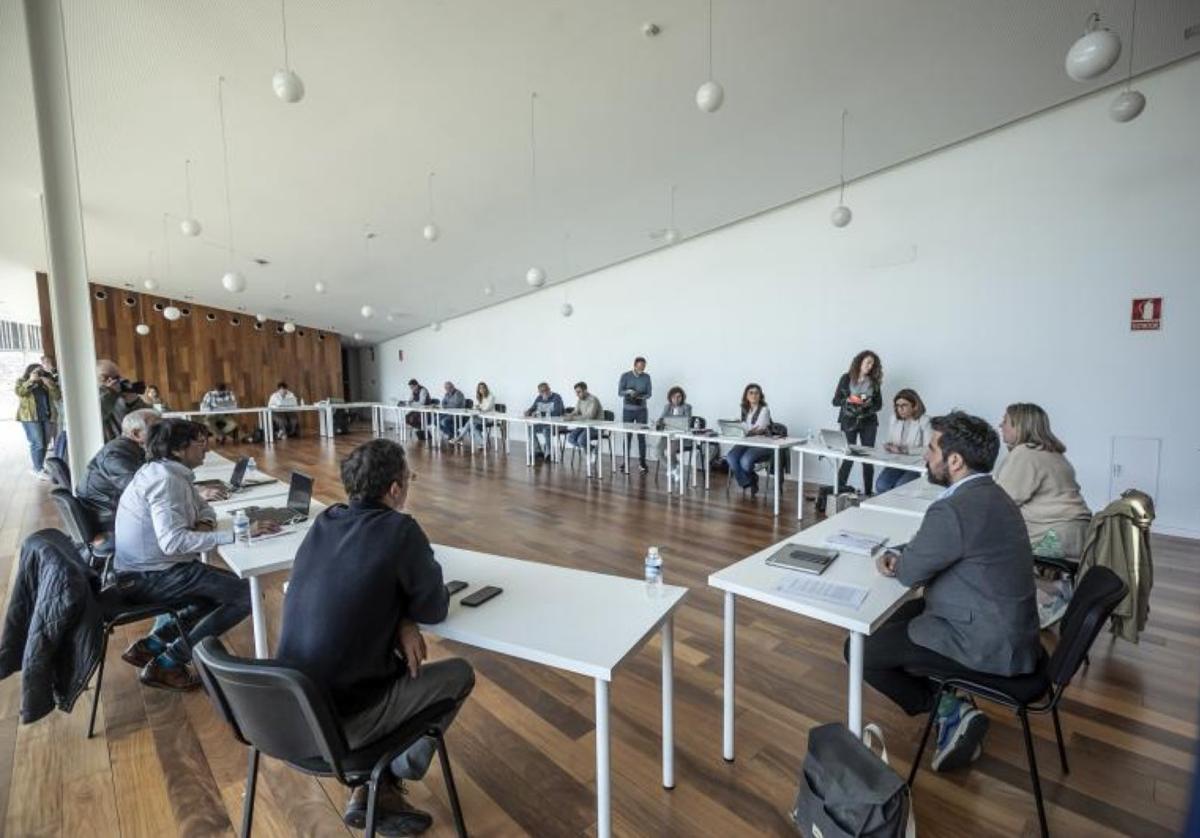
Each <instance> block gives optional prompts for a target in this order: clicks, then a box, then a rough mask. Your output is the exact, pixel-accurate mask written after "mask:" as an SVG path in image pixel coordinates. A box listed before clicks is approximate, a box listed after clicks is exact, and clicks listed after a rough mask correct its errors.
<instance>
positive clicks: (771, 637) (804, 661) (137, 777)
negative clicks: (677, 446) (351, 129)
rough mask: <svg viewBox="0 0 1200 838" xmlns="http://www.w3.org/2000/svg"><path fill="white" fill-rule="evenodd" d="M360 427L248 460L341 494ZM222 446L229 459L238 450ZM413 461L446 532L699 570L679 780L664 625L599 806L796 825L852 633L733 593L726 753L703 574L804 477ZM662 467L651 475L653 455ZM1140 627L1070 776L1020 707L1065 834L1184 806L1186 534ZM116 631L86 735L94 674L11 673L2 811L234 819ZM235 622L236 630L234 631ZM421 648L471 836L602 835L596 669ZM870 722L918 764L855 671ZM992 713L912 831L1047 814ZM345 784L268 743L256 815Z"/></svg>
mask: <svg viewBox="0 0 1200 838" xmlns="http://www.w3.org/2000/svg"><path fill="white" fill-rule="evenodd" d="M364 438H365V437H363V436H362V435H358V436H352V437H350V438H343V439H339V440H338V441H337V443H336V444H333V443H327V442H318V441H316V440H312V439H303V440H288V441H286V442H284V443H282V444H280V445H278V446H276V447H275V449H274V452H273V453H270V452H264V450H263V449H262V448H261V447H257V446H256V447H254V448H253V449H246V450H247V451H248V453H253V454H254V455H256V457H257V458H258V462H259V464H260V467H261V468H263V469H264V470H267V471H275V472H277V473H283V472H284V471H286V469H287V468H289V467H292V466H297V467H300V468H302V469H303V470H305V471H307V472H309V473H312V474H314V475H315V476H316V478H317V487H316V488H317V495H318V496H319V497H320V498H321V499H322V500H326V501H329V500H335V499H341V498H342V492H341V488H340V482H339V481H338V479H337V464H338V461H339V458H341V457H343V456H344V455H345V454H346V453H347V452H348V451H349V450H350V448H351V447H352V446H353V445H354V444H355V443H356V442H359V441H361V440H362V439H364ZM237 450H238V449H236V448H230V449H228V450H227V451H226V452H225V453H227V454H234V453H236V452H237ZM413 458H414V461H415V468H416V470H417V471H418V472H419V474H420V477H419V480H418V482H417V483H416V486H415V489H414V491H413V493H412V495H411V498H410V511H412V512H413V513H414V514H415V515H416V517H417V518H418V519H419V520H420V521H421V523H422V525H423V526H424V528H425V529H426V531H427V532H428V533H429V535H430V537H431V539H432V540H433V541H435V542H440V543H444V544H450V545H455V546H460V547H466V548H476V549H485V550H488V551H490V552H496V553H501V554H507V555H511V556H517V557H521V558H529V559H536V560H538V561H544V562H548V563H553V564H561V565H567V566H571V567H579V568H586V569H589V570H598V571H604V572H608V573H614V574H620V575H625V576H635V577H636V576H639V575H640V574H641V569H642V568H641V562H642V556H643V554H644V552H645V549H646V547H647V546H648V545H650V544H656V545H659V546H660V547H661V549H662V551H663V555H664V557H665V570H666V578H667V581H669V582H672V583H675V584H682V585H687V586H688V587H690V588H691V589H692V592H691V594H690V595H689V597H688V599H687V601H686V603H685V604H684V605H683V606H682V608H681V610H680V612H679V613H678V615H677V617H676V623H675V626H676V628H675V638H676V653H675V667H676V668H675V679H676V683H675V720H676V722H675V730H676V747H677V754H676V775H677V787H676V788H675V790H674V791H671V792H668V791H664V790H663V789H662V788H661V786H660V777H661V775H660V762H659V728H660V704H659V663H658V661H659V658H658V648H657V645H656V644H655V643H652V644H651V645H650V646H648V647H647V648H645V649H644V650H642V651H641V652H640V653H639V654H638V655H636V656H635V657H634V658H633V659H632V660H630V661H629V662H628V663H627V665H625V666H624V667H623V668H622V669H621V670H619V671H618V674H617V677H616V679H615V681H614V682H613V686H612V713H613V717H612V743H613V744H612V765H613V782H612V789H613V824H614V831H615V833H616V834H618V835H680V836H697V835H717V836H741V835H787V834H794V833H793V831H792V829H791V827H790V823H789V820H788V818H787V811H788V810H789V808H790V806H791V803H792V797H793V795H794V793H795V788H796V776H797V771H798V770H799V767H800V763H801V760H802V757H803V754H804V749H805V741H806V733H807V731H808V730H809V729H810V728H811V727H812V726H814V725H817V724H821V723H824V722H828V721H832V720H844V716H845V705H846V686H845V682H846V673H845V667H844V665H843V663H842V661H841V647H842V639H843V638H842V636H841V634H840V633H839V632H836V631H833V630H831V629H829V628H826V627H823V626H821V625H819V624H817V623H814V622H811V621H808V620H805V619H802V618H798V617H792V616H789V615H785V614H783V613H781V612H779V611H778V610H775V609H771V608H767V607H762V606H756V605H754V604H749V603H747V604H746V605H744V606H742V607H741V608H740V609H739V613H738V623H739V625H738V642H739V659H738V666H739V671H738V687H739V692H738V709H737V720H738V758H737V761H736V763H735V764H732V765H728V764H726V763H725V762H723V761H722V759H721V752H720V748H721V598H720V597H719V596H718V595H717V593H716V592H714V591H713V590H711V589H709V588H708V587H707V586H706V584H705V580H706V578H707V575H708V574H709V573H710V572H711V571H713V570H714V569H717V568H719V567H722V566H724V565H726V564H729V563H730V562H732V561H733V560H735V559H739V558H741V557H743V556H745V555H747V554H749V553H751V552H753V551H756V550H758V549H760V548H762V547H763V546H765V545H768V544H770V543H772V542H774V541H777V540H779V539H780V538H782V537H784V536H786V535H787V534H788V533H790V532H792V531H793V530H794V528H795V526H796V522H795V505H794V504H795V497H794V493H793V495H792V497H791V498H789V500H788V503H787V504H786V506H785V508H784V510H783V514H782V515H781V516H780V517H779V518H778V519H773V518H772V517H771V515H770V509H769V506H768V502H767V501H763V500H759V501H758V502H757V503H754V502H751V501H750V500H748V499H747V500H744V499H742V498H741V497H740V496H739V495H738V494H736V493H735V494H734V495H733V496H732V497H731V498H730V499H729V500H727V499H726V497H725V493H724V488H723V482H722V481H723V477H721V478H719V479H718V480H717V481H716V482H714V487H720V488H714V490H713V491H711V492H710V493H709V496H708V497H707V498H704V497H703V496H693V497H689V498H687V499H684V500H680V499H679V498H677V497H671V498H668V497H667V496H666V495H664V494H663V493H662V491H661V489H660V488H659V487H658V486H656V484H655V483H654V481H653V479H651V478H642V477H633V478H627V477H624V476H619V477H617V478H616V479H612V478H608V477H606V478H605V480H604V481H603V482H599V481H587V480H585V479H583V477H582V475H580V474H579V473H577V472H572V471H569V470H568V469H567V468H563V467H555V468H548V467H542V468H538V469H528V468H526V466H525V463H524V459H523V458H522V457H521V456H520V455H519V453H518V454H516V455H515V456H511V457H509V458H508V459H507V460H505V459H499V460H497V459H496V458H491V459H490V460H489V461H488V462H487V463H484V462H483V461H482V460H480V459H477V460H476V461H474V462H472V461H471V459H470V458H469V457H468V456H465V455H462V454H459V453H446V454H431V453H430V452H429V451H427V450H425V449H423V448H417V449H416V450H415V451H414V452H413ZM0 466H2V467H3V473H4V474H8V475H9V478H8V484H7V486H6V491H4V493H3V494H2V495H0V584H3V585H4V597H3V600H4V602H5V603H7V598H8V597H7V592H8V589H9V587H11V579H12V576H13V573H14V572H15V564H16V562H15V557H16V554H17V552H18V549H19V545H20V543H21V540H22V539H23V538H24V537H25V536H26V535H28V534H29V533H31V532H33V531H34V530H37V529H39V528H41V527H47V526H56V525H57V523H58V522H57V519H56V515H55V513H54V511H53V509H52V507H51V504H50V503H49V502H48V498H47V495H46V486H47V484H45V483H39V482H37V481H35V480H34V479H32V478H31V477H30V476H29V475H28V469H27V458H26V453H25V450H24V440H23V437H22V435H21V432H20V429H19V428H18V427H16V426H15V423H11V422H0ZM651 477H652V475H651ZM1154 548H1155V554H1154V558H1155V564H1156V566H1155V583H1156V587H1155V589H1154V595H1153V598H1152V600H1151V607H1152V613H1151V618H1150V624H1149V626H1148V628H1147V630H1146V632H1145V634H1144V635H1143V636H1142V642H1141V644H1140V645H1138V646H1133V645H1130V644H1127V643H1123V642H1119V643H1117V644H1115V645H1113V644H1112V643H1111V641H1110V640H1109V639H1108V637H1107V636H1106V635H1105V636H1102V637H1101V639H1100V640H1099V641H1098V642H1097V644H1096V647H1095V648H1094V649H1093V651H1092V663H1091V667H1090V669H1088V670H1087V671H1086V672H1084V673H1083V674H1082V675H1081V677H1080V678H1079V679H1078V680H1077V682H1076V683H1075V684H1074V685H1073V686H1072V688H1071V689H1070V691H1069V692H1068V693H1067V696H1068V697H1067V698H1066V699H1065V701H1064V708H1063V709H1064V711H1065V712H1064V713H1063V726H1064V729H1065V733H1066V736H1067V739H1068V749H1069V755H1070V759H1071V764H1072V772H1071V774H1070V775H1069V776H1066V777H1064V776H1063V775H1062V773H1061V771H1060V770H1059V767H1058V762H1057V758H1056V751H1055V746H1054V734H1053V730H1052V728H1051V727H1050V726H1049V724H1048V720H1046V719H1043V718H1038V719H1036V720H1035V735H1036V737H1037V742H1036V748H1037V755H1038V762H1039V764H1040V766H1041V768H1042V783H1043V788H1044V789H1045V794H1046V799H1047V804H1048V807H1049V816H1050V824H1051V830H1052V832H1053V833H1054V834H1055V835H1086V836H1096V835H1117V834H1122V835H1136V836H1167V835H1173V834H1176V833H1177V832H1178V830H1179V827H1180V825H1181V823H1182V821H1183V817H1184V811H1185V809H1186V806H1187V799H1186V798H1187V789H1188V788H1189V778H1190V772H1191V770H1192V760H1193V753H1194V752H1195V748H1196V739H1197V727H1196V713H1197V706H1198V701H1200V674H1198V672H1197V665H1196V662H1197V660H1198V659H1200V546H1198V545H1196V544H1195V543H1191V542H1186V541H1182V540H1177V539H1171V538H1165V537H1160V538H1156V539H1155V542H1154ZM285 578H286V575H285V574H283V573H280V574H276V575H274V576H272V577H268V581H267V584H266V585H265V587H266V590H267V598H268V612H267V613H268V623H269V626H270V629H271V634H272V638H274V636H275V633H276V632H277V631H278V627H279V620H278V617H279V613H280V599H281V591H280V583H282V582H283V581H284V579H285ZM136 635H137V632H135V631H133V630H125V631H122V632H120V633H119V634H118V636H117V637H116V638H115V639H114V642H113V643H112V645H111V646H110V647H109V655H108V673H107V675H106V678H105V682H104V688H103V696H102V699H101V711H100V721H99V722H98V726H99V727H100V729H101V731H102V732H101V733H100V734H99V735H98V736H97V737H96V738H94V739H92V740H90V741H89V740H87V739H85V737H84V730H85V727H86V724H87V711H88V704H89V702H90V699H91V693H90V692H88V693H85V694H84V697H83V698H82V699H81V700H80V702H79V703H78V704H77V706H76V708H75V711H74V712H73V713H72V714H71V715H69V716H67V715H64V714H62V713H54V714H53V715H52V716H50V717H48V718H47V719H44V720H42V721H41V722H39V723H37V724H34V725H31V726H21V725H19V724H18V719H17V713H18V707H19V701H20V684H19V678H18V677H12V678H9V679H8V680H7V681H4V682H2V683H0V824H3V827H4V831H5V834H8V835H12V836H29V835H39V836H41V835H62V836H78V835H101V836H117V835H121V836H141V835H147V836H164V835H171V834H176V833H177V834H181V835H217V834H229V833H231V832H236V828H235V827H234V826H233V824H238V823H239V822H240V812H241V794H242V784H243V777H244V771H245V752H244V750H243V749H242V748H241V747H239V746H237V745H236V744H235V743H234V741H233V740H232V738H231V737H230V736H229V734H228V732H227V730H226V729H225V728H224V727H223V726H222V724H221V723H220V722H219V721H218V720H217V718H216V717H215V716H214V714H213V712H212V710H211V709H210V707H209V705H208V703H207V699H206V698H205V696H204V695H203V694H200V693H193V694H189V695H186V696H179V695H175V694H170V693H164V692H159V691H155V690H148V689H143V688H142V687H141V686H140V685H139V683H138V682H137V679H136V672H135V671H134V670H133V668H131V667H129V666H127V665H126V664H124V663H122V661H121V660H120V657H119V655H120V652H121V650H122V649H123V648H124V646H125V645H126V644H127V643H128V642H130V641H131V640H132V639H133V638H134V637H135V636H136ZM229 640H230V641H231V642H232V645H233V646H234V647H235V648H236V649H238V650H239V651H241V652H242V653H248V652H249V650H250V649H251V645H252V644H251V639H250V633H249V625H248V621H247V624H245V625H243V626H240V627H239V628H238V629H236V630H235V631H234V632H232V633H231V635H230V638H229ZM432 646H433V649H432V654H433V656H434V657H437V656H442V655H449V654H461V655H464V656H465V657H467V658H468V659H469V660H470V661H471V663H472V664H473V665H474V666H475V669H476V672H477V675H478V682H477V687H476V689H475V693H474V695H473V696H472V698H471V700H470V701H469V702H468V704H467V706H466V707H465V708H464V710H463V712H462V713H461V715H460V716H459V719H458V721H457V723H456V724H455V726H454V727H453V728H452V729H451V731H450V733H449V735H448V737H447V741H448V744H449V748H450V753H451V758H452V760H453V762H454V766H455V773H456V778H457V780H458V783H459V788H460V790H461V794H462V797H463V805H464V808H465V811H466V818H467V823H468V827H469V828H470V830H471V832H472V834H474V835H479V836H487V835H523V834H525V835H537V836H558V835H563V836H574V835H594V834H595V829H596V827H595V797H594V780H595V762H594V752H593V748H592V745H593V723H592V710H593V698H592V690H591V682H590V681H589V680H588V679H584V678H580V677H577V676H573V675H568V674H564V673H560V672H557V671H552V670H549V669H546V668H544V667H540V666H534V665H531V664H525V663H521V662H518V661H514V660H509V659H506V658H504V657H501V656H499V655H495V654H489V653H476V652H473V651H471V650H469V649H463V648H459V647H452V646H450V645H449V644H442V643H433V644H432ZM867 692H868V694H867V696H866V702H865V717H866V718H867V719H869V720H875V721H878V722H880V723H881V724H882V726H883V729H884V730H885V732H886V734H887V737H888V744H889V746H890V749H891V753H892V759H893V765H895V766H896V767H897V768H898V769H899V770H901V771H905V770H907V765H908V760H909V759H910V758H911V755H912V753H913V751H914V750H915V740H916V736H917V734H918V732H919V721H918V720H913V719H909V718H907V717H905V716H904V715H902V714H901V713H900V712H898V711H897V710H896V709H895V708H894V707H892V706H891V705H890V704H889V703H888V702H887V701H886V700H884V699H883V698H881V697H880V696H878V695H876V694H874V693H872V692H871V691H870V690H869V689H868V691H867ZM987 709H988V711H989V714H990V716H991V719H992V730H991V733H990V735H989V738H988V740H987V746H986V752H985V754H984V756H983V758H982V759H980V761H979V762H978V763H976V765H975V766H974V767H973V769H972V770H970V771H969V772H966V773H959V774H955V775H951V776H939V775H934V774H932V773H922V775H921V777H920V780H919V781H918V783H917V787H916V797H915V801H916V811H917V816H918V822H919V828H920V834H921V835H922V836H963V835H971V836H972V838H985V836H1012V835H1026V834H1029V835H1032V834H1036V829H1037V820H1036V816H1035V813H1034V806H1033V798H1032V796H1031V794H1030V793H1029V791H1028V779H1027V774H1026V767H1025V756H1024V750H1023V745H1022V742H1021V736H1020V729H1019V728H1018V727H1017V726H1016V725H1015V724H1014V720H1013V718H1012V717H1011V716H1010V715H1007V714H1005V713H1004V712H1003V711H1002V710H999V709H997V708H987ZM426 779H427V782H425V783H423V784H415V785H414V786H413V798H414V800H415V802H416V803H417V804H418V805H420V806H423V807H425V808H428V809H429V810H430V811H432V812H433V814H434V817H435V819H436V821H435V826H434V828H433V830H431V832H430V834H433V835H452V834H453V823H452V820H451V818H450V815H449V811H448V809H447V807H446V805H445V790H444V786H443V785H442V780H441V776H440V771H439V769H438V768H437V767H436V766H435V767H434V768H433V769H432V770H431V771H430V774H429V776H428V777H427V778H426ZM344 800H345V793H344V791H343V790H342V789H341V788H340V787H338V786H337V785H336V784H333V783H323V782H318V781H317V780H314V779H311V778H309V777H307V776H303V775H301V774H299V773H297V772H294V771H292V770H289V769H287V768H285V767H283V766H282V765H280V764H278V763H273V762H272V761H271V760H266V761H265V769H264V771H263V776H262V781H261V782H260V783H259V796H258V806H257V809H256V821H255V826H256V831H257V834H258V835H281V836H282V835H346V834H347V832H348V830H347V829H346V828H345V827H344V826H343V825H342V823H341V820H340V810H341V806H342V804H343V803H344Z"/></svg>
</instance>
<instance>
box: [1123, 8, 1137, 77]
mask: <svg viewBox="0 0 1200 838" xmlns="http://www.w3.org/2000/svg"><path fill="white" fill-rule="evenodd" d="M1136 35H1137V0H1133V19H1132V20H1130V21H1129V75H1128V76H1126V77H1125V89H1126V90H1128V89H1129V88H1130V87H1132V86H1133V43H1134V37H1135V36H1136Z"/></svg>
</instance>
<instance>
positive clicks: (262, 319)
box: [254, 314, 267, 323]
mask: <svg viewBox="0 0 1200 838" xmlns="http://www.w3.org/2000/svg"><path fill="white" fill-rule="evenodd" d="M254 319H255V320H257V321H258V322H259V323H266V322H267V315H265V314H256V315H254Z"/></svg>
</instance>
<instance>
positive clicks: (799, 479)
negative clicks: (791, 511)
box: [796, 451, 804, 521]
mask: <svg viewBox="0 0 1200 838" xmlns="http://www.w3.org/2000/svg"><path fill="white" fill-rule="evenodd" d="M796 460H797V462H796V520H797V521H799V520H800V519H801V518H803V517H804V452H803V451H800V452H797V456H796Z"/></svg>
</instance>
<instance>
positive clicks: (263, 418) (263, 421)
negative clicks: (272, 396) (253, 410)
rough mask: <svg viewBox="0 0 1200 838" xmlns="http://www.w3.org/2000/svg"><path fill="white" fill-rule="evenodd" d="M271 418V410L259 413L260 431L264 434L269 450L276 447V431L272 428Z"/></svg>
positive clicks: (264, 440)
mask: <svg viewBox="0 0 1200 838" xmlns="http://www.w3.org/2000/svg"><path fill="white" fill-rule="evenodd" d="M270 416H271V411H269V410H260V411H259V412H258V429H259V431H260V432H261V433H262V435H263V442H264V443H266V446H267V447H268V448H271V447H272V446H274V445H275V434H274V433H273V430H274V429H273V427H272V426H271V419H270Z"/></svg>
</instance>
